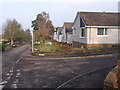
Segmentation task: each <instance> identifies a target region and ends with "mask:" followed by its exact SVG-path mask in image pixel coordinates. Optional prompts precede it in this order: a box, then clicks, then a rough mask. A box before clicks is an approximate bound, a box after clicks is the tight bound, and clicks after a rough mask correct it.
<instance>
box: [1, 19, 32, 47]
mask: <svg viewBox="0 0 120 90" xmlns="http://www.w3.org/2000/svg"><path fill="white" fill-rule="evenodd" d="M3 35H4V38H5V39H7V40H9V41H10V42H11V45H13V43H14V42H15V41H19V42H22V41H28V40H29V39H30V32H28V31H24V30H23V29H22V27H21V24H19V23H18V22H17V21H16V20H15V19H14V20H7V22H6V24H4V25H3Z"/></svg>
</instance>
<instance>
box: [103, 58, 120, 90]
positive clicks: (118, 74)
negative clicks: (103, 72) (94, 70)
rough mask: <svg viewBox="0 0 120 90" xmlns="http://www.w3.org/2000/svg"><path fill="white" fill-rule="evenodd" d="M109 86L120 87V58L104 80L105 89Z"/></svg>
mask: <svg viewBox="0 0 120 90" xmlns="http://www.w3.org/2000/svg"><path fill="white" fill-rule="evenodd" d="M108 88H120V60H119V61H118V62H117V66H116V67H115V68H113V69H112V70H111V71H110V72H109V73H108V75H107V77H106V79H105V81H104V90H105V89H108Z"/></svg>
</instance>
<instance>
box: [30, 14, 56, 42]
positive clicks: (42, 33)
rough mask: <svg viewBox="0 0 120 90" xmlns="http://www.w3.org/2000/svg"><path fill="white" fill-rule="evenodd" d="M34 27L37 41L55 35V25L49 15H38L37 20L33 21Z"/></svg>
mask: <svg viewBox="0 0 120 90" xmlns="http://www.w3.org/2000/svg"><path fill="white" fill-rule="evenodd" d="M32 27H33V30H37V31H34V36H35V40H40V39H41V38H42V39H47V38H50V37H51V36H52V35H53V30H54V29H53V28H54V27H53V24H52V21H51V20H49V13H46V12H42V13H41V14H38V15H37V17H36V19H35V20H34V21H32Z"/></svg>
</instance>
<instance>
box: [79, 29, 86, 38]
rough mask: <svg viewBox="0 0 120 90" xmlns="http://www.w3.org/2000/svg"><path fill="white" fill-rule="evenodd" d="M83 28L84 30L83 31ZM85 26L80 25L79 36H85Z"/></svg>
mask: <svg viewBox="0 0 120 90" xmlns="http://www.w3.org/2000/svg"><path fill="white" fill-rule="evenodd" d="M83 30H84V31H83ZM85 30H86V29H85V27H82V28H81V29H80V38H85ZM82 31H83V33H82ZM82 34H84V35H82Z"/></svg>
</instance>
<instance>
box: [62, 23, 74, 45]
mask: <svg viewBox="0 0 120 90" xmlns="http://www.w3.org/2000/svg"><path fill="white" fill-rule="evenodd" d="M72 25H73V23H72V22H64V24H63V29H62V40H63V42H64V43H67V44H72V40H73V37H72V36H73V34H72V31H73V30H72Z"/></svg>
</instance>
